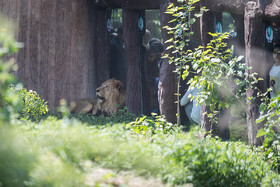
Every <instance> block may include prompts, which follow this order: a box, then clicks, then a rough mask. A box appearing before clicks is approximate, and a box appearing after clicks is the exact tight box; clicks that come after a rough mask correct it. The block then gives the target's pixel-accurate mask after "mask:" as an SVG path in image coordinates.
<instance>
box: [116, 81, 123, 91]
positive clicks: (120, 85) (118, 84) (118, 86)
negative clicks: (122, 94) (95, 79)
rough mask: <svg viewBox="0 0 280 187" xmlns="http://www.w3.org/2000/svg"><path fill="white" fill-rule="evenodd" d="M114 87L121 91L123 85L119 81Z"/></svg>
mask: <svg viewBox="0 0 280 187" xmlns="http://www.w3.org/2000/svg"><path fill="white" fill-rule="evenodd" d="M115 87H116V88H117V89H118V90H119V89H121V88H122V87H123V83H122V82H121V81H117V82H116V83H115Z"/></svg>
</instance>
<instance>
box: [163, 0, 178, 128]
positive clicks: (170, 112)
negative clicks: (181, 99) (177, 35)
mask: <svg viewBox="0 0 280 187" xmlns="http://www.w3.org/2000/svg"><path fill="white" fill-rule="evenodd" d="M168 5H169V1H168V0H162V3H161V5H160V14H161V26H162V27H164V26H166V25H170V23H168V22H169V21H170V20H171V19H172V17H171V16H170V15H167V14H166V13H165V11H166V8H167V7H168ZM170 37H172V35H169V34H168V32H167V30H166V29H164V28H162V39H163V41H167V40H168V39H170ZM163 43H164V42H163ZM167 46H168V44H166V43H164V48H165V49H166V48H167ZM165 53H166V51H165ZM172 55H173V54H171V52H170V54H169V56H172ZM174 70H175V64H174V63H172V64H169V63H168V59H163V60H162V64H161V67H160V70H159V85H158V100H159V108H160V114H161V115H164V116H165V118H166V120H167V121H169V122H172V123H176V103H175V101H176V96H175V93H176V82H177V76H176V73H174Z"/></svg>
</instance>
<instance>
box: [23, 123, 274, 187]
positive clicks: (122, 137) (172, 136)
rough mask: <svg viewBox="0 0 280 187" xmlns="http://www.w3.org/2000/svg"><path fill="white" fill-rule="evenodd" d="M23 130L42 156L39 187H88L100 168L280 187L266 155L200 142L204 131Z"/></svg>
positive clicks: (200, 182)
mask: <svg viewBox="0 0 280 187" xmlns="http://www.w3.org/2000/svg"><path fill="white" fill-rule="evenodd" d="M144 121H145V120H143V122H144ZM152 123H154V122H152ZM130 125H133V124H130ZM135 125H137V126H139V124H135ZM20 128H21V131H22V133H23V135H24V136H25V143H26V146H27V147H30V148H32V149H33V150H34V151H35V150H36V151H35V152H37V153H38V154H36V155H34V156H36V159H35V160H36V161H35V162H33V165H32V168H31V170H30V169H29V170H27V171H28V173H29V176H28V179H30V180H29V183H30V184H33V186H46V185H47V186H85V182H86V178H87V176H89V175H90V174H91V172H92V170H94V168H96V167H99V166H101V167H103V168H111V169H113V170H115V171H116V172H118V171H122V170H125V171H134V173H135V174H137V175H144V176H153V177H159V178H161V180H163V181H164V182H166V183H168V184H171V185H181V184H185V183H192V184H194V186H259V185H260V184H261V182H262V181H263V182H264V184H269V183H272V182H273V183H275V184H277V183H279V180H278V179H279V177H277V178H271V177H269V176H270V175H274V176H276V174H275V173H273V172H271V171H270V165H269V164H267V163H266V162H264V161H263V157H262V155H259V154H257V153H255V152H253V151H252V149H251V148H250V147H247V146H244V145H243V144H242V143H229V142H221V141H219V140H215V139H211V138H206V139H200V138H199V137H200V136H201V134H200V133H199V130H198V129H195V130H192V131H191V132H190V133H188V134H185V133H183V132H182V131H180V130H179V129H176V127H174V130H172V131H169V133H167V134H165V132H163V131H161V130H158V131H157V133H156V134H153V133H138V132H136V133H135V131H134V130H133V127H130V128H129V130H127V128H126V127H125V126H124V125H114V126H103V127H97V126H84V125H82V124H81V123H80V122H79V121H77V120H75V119H72V120H69V119H68V120H66V119H65V118H64V119H61V120H57V119H55V118H48V119H47V120H43V121H41V122H40V124H39V125H38V124H36V123H33V124H32V123H29V125H23V126H21V127H20ZM131 129H132V131H131ZM144 131H145V130H144ZM62 176H63V177H62ZM65 176H67V179H68V180H65ZM233 179H234V180H233ZM71 184H73V185H71Z"/></svg>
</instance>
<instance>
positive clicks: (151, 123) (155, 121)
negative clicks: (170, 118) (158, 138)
mask: <svg viewBox="0 0 280 187" xmlns="http://www.w3.org/2000/svg"><path fill="white" fill-rule="evenodd" d="M126 128H128V129H131V130H132V131H133V132H135V133H137V134H138V133H142V134H144V135H145V134H148V135H154V134H157V133H164V134H168V133H170V132H172V131H174V130H175V129H176V128H174V125H173V124H172V123H169V122H167V121H166V120H165V119H164V117H162V116H156V115H153V114H152V117H148V116H143V117H139V118H137V119H136V120H135V121H132V122H130V123H128V124H127V125H126Z"/></svg>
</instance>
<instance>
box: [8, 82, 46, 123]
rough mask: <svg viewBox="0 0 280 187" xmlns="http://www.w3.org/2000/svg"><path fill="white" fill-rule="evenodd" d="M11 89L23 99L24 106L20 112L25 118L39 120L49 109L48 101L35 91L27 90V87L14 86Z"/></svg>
mask: <svg viewBox="0 0 280 187" xmlns="http://www.w3.org/2000/svg"><path fill="white" fill-rule="evenodd" d="M11 90H12V91H13V92H15V94H16V95H18V96H19V98H20V99H21V101H22V105H23V106H22V108H21V110H20V111H18V112H19V113H20V114H21V117H22V118H23V119H28V120H33V121H39V119H41V117H42V116H43V115H44V114H46V113H47V112H48V111H49V109H48V105H47V102H46V101H44V100H43V99H41V98H40V96H39V95H38V94H37V93H36V92H35V91H32V90H30V91H27V90H26V89H25V88H20V89H16V88H15V87H13V86H12V87H11Z"/></svg>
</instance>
